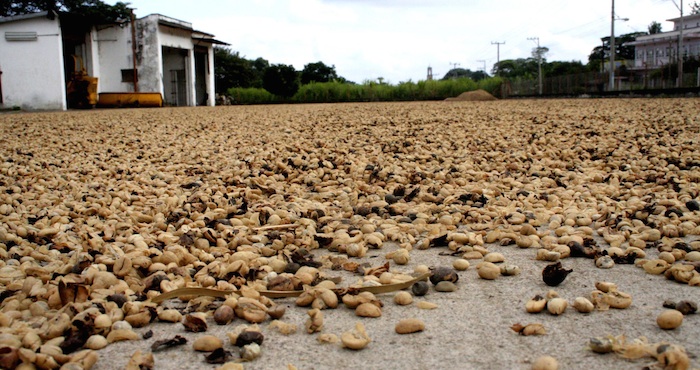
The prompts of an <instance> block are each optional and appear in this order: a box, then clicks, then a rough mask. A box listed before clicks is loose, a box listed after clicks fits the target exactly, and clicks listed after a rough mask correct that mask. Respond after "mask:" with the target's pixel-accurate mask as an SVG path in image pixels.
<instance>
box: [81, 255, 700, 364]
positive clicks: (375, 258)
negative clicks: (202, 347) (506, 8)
mask: <svg viewBox="0 0 700 370" xmlns="http://www.w3.org/2000/svg"><path fill="white" fill-rule="evenodd" d="M488 249H489V250H491V251H498V252H501V253H502V254H504V255H505V257H506V261H507V262H509V263H514V264H516V265H518V266H520V267H521V269H522V273H521V274H520V275H518V276H513V277H503V276H501V277H500V278H498V279H497V280H493V281H487V280H482V279H480V278H479V277H478V276H477V273H476V269H475V267H474V266H475V265H476V263H475V262H474V263H472V266H471V267H470V268H469V269H468V270H467V271H463V272H460V273H459V276H460V278H459V282H458V287H459V289H458V290H457V291H456V292H452V293H440V292H436V291H434V290H432V289H431V291H430V293H428V295H426V296H424V297H415V298H414V303H413V304H411V305H409V306H398V305H396V304H394V303H393V300H392V297H393V293H386V294H382V295H380V298H381V300H382V302H383V303H384V308H383V314H382V316H381V317H380V318H374V319H371V318H359V317H357V316H355V314H354V312H353V311H352V310H350V309H347V308H345V307H344V306H342V305H341V306H340V307H338V308H337V309H333V310H324V311H323V312H324V315H325V322H324V323H325V324H324V329H323V332H324V333H333V334H336V335H338V336H340V334H341V333H343V332H344V331H347V330H350V329H352V328H353V327H354V325H355V323H356V322H358V321H360V322H362V323H363V324H364V325H365V327H366V329H367V332H368V334H369V335H370V337H371V338H372V342H371V343H370V344H369V345H368V346H367V347H366V348H365V349H363V350H360V351H352V350H348V349H345V348H342V347H341V346H340V345H339V344H320V343H319V342H317V340H316V337H317V334H314V335H309V334H307V333H306V332H305V331H304V330H303V328H304V322H305V321H306V319H307V317H308V316H307V315H306V310H307V309H306V308H301V307H296V305H295V304H294V299H291V298H285V299H279V300H278V303H280V304H284V305H286V306H287V307H288V309H287V312H286V314H285V315H284V317H283V318H282V320H283V321H285V322H288V323H293V324H296V325H298V327H299V329H300V330H298V331H297V332H296V333H294V334H291V335H287V336H285V335H282V334H280V333H279V332H278V331H276V330H273V329H270V328H268V324H269V321H266V322H264V323H262V324H261V325H260V327H261V329H262V332H263V334H264V335H265V340H264V342H263V345H262V355H261V356H260V357H259V358H257V359H256V360H254V361H252V362H248V363H244V368H245V369H286V368H288V366H289V365H293V366H295V367H296V368H298V369H338V368H346V369H347V368H363V369H433V368H460V369H529V368H531V366H532V363H533V361H534V360H535V359H537V358H538V357H539V356H542V355H550V356H553V357H555V358H556V359H557V360H558V362H559V365H560V366H559V368H560V369H641V368H643V367H644V366H647V365H650V364H652V363H654V362H655V360H654V359H652V358H645V359H639V360H636V361H629V360H625V359H623V358H621V357H619V356H618V355H616V354H614V353H611V354H604V355H601V354H596V353H593V352H591V351H590V350H589V349H588V347H587V344H588V341H589V338H591V337H599V336H606V335H614V336H618V335H625V336H626V337H627V338H628V339H629V340H633V339H635V338H638V337H642V336H643V337H646V338H648V339H649V341H650V342H661V341H664V342H669V343H673V344H678V345H682V346H683V347H685V349H686V350H687V352H688V354H689V355H690V357H691V365H692V366H694V368H698V366H700V361H699V360H698V358H697V356H698V354H700V340H698V338H700V325H699V324H700V315H697V314H696V315H689V316H686V317H685V319H684V320H685V321H684V323H683V324H682V325H681V327H679V328H678V329H675V330H670V331H666V330H661V329H660V328H659V327H658V326H657V324H656V316H657V315H658V314H659V313H660V312H662V311H663V310H664V308H663V307H662V302H663V301H664V300H666V299H672V300H675V301H678V300H682V299H690V300H694V301H696V302H698V301H700V290H698V287H691V286H688V285H685V284H679V283H675V282H672V281H669V280H666V279H665V278H664V277H663V276H654V275H649V274H646V273H645V272H644V270H643V269H641V268H638V267H635V266H634V265H616V266H615V267H614V268H612V269H609V270H604V269H598V268H596V267H595V265H594V263H593V260H589V259H580V258H568V259H565V260H563V264H564V266H565V267H567V268H572V269H573V270H574V271H573V273H571V274H570V275H569V276H568V278H567V279H566V280H565V281H564V282H563V283H562V284H561V285H560V286H558V287H556V288H554V289H555V290H556V291H557V292H558V293H559V295H560V296H561V297H563V298H566V299H567V300H568V301H569V303H570V304H571V303H572V302H573V300H574V299H575V298H576V297H578V296H584V297H590V293H591V291H592V290H594V289H595V287H594V284H595V282H596V281H610V282H614V283H616V284H617V285H618V287H619V290H620V291H623V292H626V293H629V294H631V295H632V297H633V303H632V305H631V306H630V307H629V308H627V309H624V310H616V309H611V310H608V311H594V312H593V313H590V314H581V313H578V312H577V311H576V310H574V309H573V308H571V307H569V308H568V310H567V311H566V312H565V313H564V314H563V315H561V316H553V315H550V314H549V313H546V312H545V313H540V314H529V313H527V312H526V311H525V308H524V307H525V303H526V302H527V301H528V300H529V299H530V298H532V297H533V296H535V295H536V294H543V295H544V294H545V293H546V292H547V291H548V290H549V289H551V288H550V287H548V286H547V285H545V284H544V283H543V282H542V279H541V271H542V268H543V267H544V266H546V264H547V263H546V262H542V261H536V260H535V258H534V257H535V250H533V249H519V248H518V247H515V246H508V247H501V246H495V245H491V246H488ZM390 250H391V247H384V248H383V249H382V250H372V251H370V253H369V254H368V256H367V257H366V258H365V260H366V261H369V262H370V263H372V264H373V265H378V264H380V263H383V261H384V254H385V253H386V252H388V251H390ZM445 250H446V249H445V248H433V249H429V250H414V251H413V252H411V258H412V260H411V262H410V263H409V264H408V265H406V266H402V267H401V269H397V270H399V271H405V272H411V271H412V269H413V267H414V266H415V265H417V264H426V265H429V266H439V265H443V266H451V264H452V261H453V259H454V257H451V256H440V255H439V253H440V252H441V251H445ZM647 252H648V253H650V254H651V255H655V254H656V253H657V252H656V251H653V250H647ZM317 253H323V251H317ZM329 273H330V274H336V273H337V274H338V275H344V276H345V280H344V282H345V283H347V282H354V281H355V280H356V278H352V277H351V276H350V275H349V274H345V273H340V272H335V271H331V272H329ZM341 285H342V283H341ZM420 300H426V301H430V302H433V303H436V304H437V305H438V308H437V309H434V310H421V309H419V308H417V307H416V302H418V301H420ZM174 303H175V304H176V303H177V301H175V302H172V301H171V302H169V304H174ZM409 317H415V318H419V319H421V320H423V321H424V322H425V324H426V330H425V331H423V332H420V333H415V334H409V335H399V334H396V333H395V331H394V326H395V325H396V323H397V322H398V321H399V320H401V319H403V318H409ZM242 323H244V322H243V321H242V320H240V319H236V320H234V321H233V322H232V323H231V324H229V325H225V326H219V325H216V324H215V323H214V322H213V320H211V319H210V321H209V329H208V331H207V332H206V333H188V332H186V331H185V330H184V328H183V326H182V324H164V323H155V324H152V325H149V326H148V327H146V328H142V329H138V331H139V332H141V333H143V332H145V331H148V330H153V337H152V338H150V339H148V340H140V341H132V342H120V343H115V344H112V345H110V346H108V347H107V348H105V349H103V350H101V351H99V355H100V360H99V362H98V363H97V365H96V366H95V369H98V370H101V369H114V368H124V366H125V365H126V363H127V362H128V360H129V357H130V356H131V354H132V353H133V352H134V351H136V350H139V349H140V350H145V351H150V346H151V344H152V343H153V342H154V341H156V340H159V339H165V338H171V337H173V336H174V335H182V336H184V337H186V338H187V339H188V343H187V344H186V345H184V346H181V347H175V348H171V349H166V350H162V351H159V352H156V353H154V358H155V368H157V369H206V368H210V369H213V368H216V367H217V366H219V365H210V364H207V363H206V362H205V361H204V356H205V355H204V354H203V353H199V352H195V351H194V350H193V349H192V344H191V343H192V341H194V339H195V338H197V337H198V336H201V335H205V334H209V335H215V336H217V337H219V338H221V339H223V340H224V342H225V346H224V348H225V349H227V350H229V351H232V352H234V358H237V355H236V353H237V347H234V346H233V345H231V344H230V342H229V341H228V339H227V336H226V333H227V332H230V331H232V330H233V328H234V327H235V326H237V325H240V324H242ZM515 323H522V324H528V323H541V324H543V325H544V326H545V328H546V331H547V334H546V335H543V336H521V335H518V334H516V333H515V332H513V331H512V330H511V329H510V326H511V325H513V324H515Z"/></svg>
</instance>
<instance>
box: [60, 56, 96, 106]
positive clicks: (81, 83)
mask: <svg viewBox="0 0 700 370" xmlns="http://www.w3.org/2000/svg"><path fill="white" fill-rule="evenodd" d="M66 95H67V96H68V107H70V108H92V107H94V106H95V105H96V104H97V77H91V76H88V74H87V72H86V71H85V66H84V65H83V59H82V58H81V57H79V56H77V55H73V75H72V76H71V78H70V80H69V81H68V85H67V86H66Z"/></svg>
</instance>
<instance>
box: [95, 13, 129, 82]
mask: <svg viewBox="0 0 700 370" xmlns="http://www.w3.org/2000/svg"><path fill="white" fill-rule="evenodd" d="M95 33H96V37H95V38H94V39H93V40H92V42H93V43H94V44H96V45H97V47H96V49H97V58H98V61H97V63H95V64H97V65H98V66H99V67H98V73H99V74H96V76H97V77H98V78H99V80H98V84H97V89H98V92H133V91H134V84H133V83H132V82H131V81H128V82H124V81H122V69H133V63H132V60H131V28H130V27H129V25H128V24H126V25H125V26H124V27H120V26H116V25H115V26H110V27H108V28H101V29H100V30H99V31H96V32H95Z"/></svg>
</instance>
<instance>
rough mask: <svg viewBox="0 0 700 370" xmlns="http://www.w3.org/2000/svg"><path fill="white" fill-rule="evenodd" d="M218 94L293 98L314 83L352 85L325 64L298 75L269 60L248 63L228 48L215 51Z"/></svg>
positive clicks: (298, 72)
mask: <svg viewBox="0 0 700 370" xmlns="http://www.w3.org/2000/svg"><path fill="white" fill-rule="evenodd" d="M214 65H215V66H216V67H215V72H214V73H215V79H216V92H217V93H219V94H225V93H226V92H227V91H228V90H229V89H231V88H263V89H265V90H267V91H269V92H270V93H272V94H275V95H278V96H282V97H287V98H288V97H291V96H293V95H294V94H295V93H296V92H297V91H298V90H299V87H300V86H301V85H306V84H309V83H312V82H331V81H338V82H341V83H352V82H350V81H347V80H346V79H345V78H343V77H341V76H338V73H337V72H336V70H335V66H334V65H333V66H328V65H326V64H324V63H323V62H321V61H319V62H315V63H309V64H306V65H305V66H304V69H302V70H301V71H297V70H296V69H294V66H292V65H286V64H270V62H268V61H267V60H266V59H263V58H257V59H246V58H245V57H243V56H241V55H240V53H239V52H237V51H232V50H231V49H229V48H222V47H217V48H216V49H214Z"/></svg>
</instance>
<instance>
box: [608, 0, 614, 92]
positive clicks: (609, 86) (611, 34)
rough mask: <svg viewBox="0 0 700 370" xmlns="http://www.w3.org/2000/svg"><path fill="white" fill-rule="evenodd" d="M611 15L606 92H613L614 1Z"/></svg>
mask: <svg viewBox="0 0 700 370" xmlns="http://www.w3.org/2000/svg"><path fill="white" fill-rule="evenodd" d="M611 14H612V15H611V16H610V81H609V82H608V91H613V90H615V0H612V13H611Z"/></svg>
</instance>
